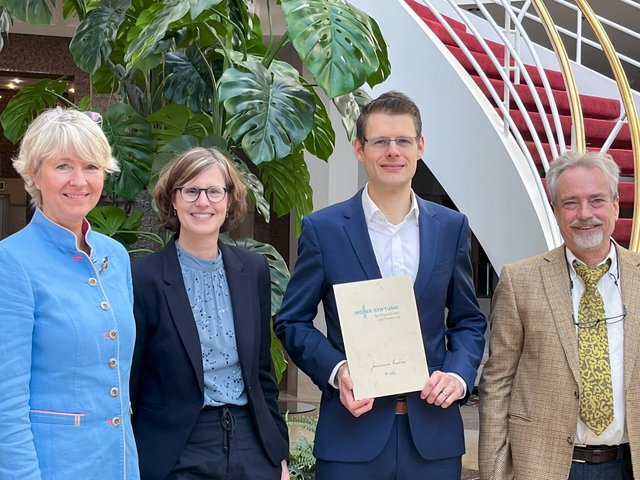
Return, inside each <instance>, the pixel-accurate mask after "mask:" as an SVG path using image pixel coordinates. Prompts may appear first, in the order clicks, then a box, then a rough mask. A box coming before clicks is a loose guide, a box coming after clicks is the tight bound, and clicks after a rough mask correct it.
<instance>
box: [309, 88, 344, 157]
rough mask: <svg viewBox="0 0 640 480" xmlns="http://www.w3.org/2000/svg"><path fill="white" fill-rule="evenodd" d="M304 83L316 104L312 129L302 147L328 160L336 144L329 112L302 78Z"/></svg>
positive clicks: (318, 96) (316, 93)
mask: <svg viewBox="0 0 640 480" xmlns="http://www.w3.org/2000/svg"><path fill="white" fill-rule="evenodd" d="M302 82H303V84H304V85H306V87H307V89H308V90H309V92H311V95H313V100H314V101H315V104H316V111H315V113H314V115H313V130H311V133H309V136H307V138H306V139H305V140H304V148H306V149H307V150H308V151H309V153H311V154H313V155H315V156H316V157H318V158H320V159H321V160H325V161H326V160H329V157H330V156H331V154H332V153H333V148H334V147H335V144H336V132H335V131H334V130H333V125H331V119H330V118H329V113H328V112H327V109H326V108H325V106H324V103H323V102H322V99H321V98H320V95H318V92H316V90H315V89H314V88H313V87H312V86H311V85H309V84H308V83H307V82H305V81H304V80H303V81H302Z"/></svg>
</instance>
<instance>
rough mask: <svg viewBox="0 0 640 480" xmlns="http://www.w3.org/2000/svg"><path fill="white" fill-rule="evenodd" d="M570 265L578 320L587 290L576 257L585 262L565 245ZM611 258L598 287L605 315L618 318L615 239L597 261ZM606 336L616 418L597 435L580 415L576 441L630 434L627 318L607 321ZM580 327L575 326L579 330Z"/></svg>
mask: <svg viewBox="0 0 640 480" xmlns="http://www.w3.org/2000/svg"><path fill="white" fill-rule="evenodd" d="M565 251H566V255H567V262H568V265H569V275H570V277H571V282H572V285H573V288H572V289H571V295H572V300H573V315H574V318H575V319H576V320H575V321H577V318H578V306H579V304H580V298H581V297H582V294H583V293H584V282H583V281H582V278H580V276H579V275H578V274H577V273H576V271H575V268H573V261H574V260H576V261H577V262H578V263H579V264H583V265H584V262H581V261H580V260H578V259H577V258H576V257H575V255H574V254H573V253H572V252H571V251H570V250H569V249H568V248H566V249H565ZM608 259H610V260H611V267H610V268H609V272H608V273H606V274H605V275H603V276H602V278H601V279H600V281H599V282H598V291H599V292H600V295H602V299H603V300H604V309H605V315H606V317H607V318H611V317H615V319H616V320H617V319H619V318H620V317H621V315H622V312H623V308H624V307H623V303H622V294H621V290H620V278H619V277H620V268H619V265H618V255H617V250H616V246H615V244H614V242H613V241H612V242H611V248H610V249H609V254H608V255H607V257H606V258H605V259H604V260H603V261H602V262H600V263H599V264H598V266H599V265H602V264H603V263H605V262H606V261H607V260H608ZM607 323H608V324H607V336H608V339H609V362H610V363H611V383H612V386H613V422H611V425H609V426H608V427H607V428H606V430H605V431H604V432H602V434H601V435H596V434H595V433H594V432H593V431H591V430H590V429H589V428H588V427H587V426H586V425H585V424H584V422H582V420H581V419H580V418H579V417H578V429H577V442H578V443H579V444H584V445H619V444H621V443H627V442H628V441H629V440H628V434H627V428H626V421H625V409H624V362H623V359H624V320H622V321H618V322H611V323H609V322H607ZM577 330H578V327H576V333H577Z"/></svg>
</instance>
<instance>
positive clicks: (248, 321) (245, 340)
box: [218, 243, 259, 378]
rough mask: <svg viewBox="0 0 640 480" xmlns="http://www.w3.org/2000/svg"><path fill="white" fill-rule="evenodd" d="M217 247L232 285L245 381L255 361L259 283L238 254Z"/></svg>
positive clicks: (228, 248) (239, 351) (223, 247)
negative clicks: (256, 285) (246, 268)
mask: <svg viewBox="0 0 640 480" xmlns="http://www.w3.org/2000/svg"><path fill="white" fill-rule="evenodd" d="M218 246H219V248H220V250H221V251H222V260H223V262H224V270H225V273H226V276H227V284H228V285H229V295H230V296H231V308H232V309H233V325H234V327H235V330H236V344H237V346H238V357H239V359H240V366H241V367H242V370H243V371H244V372H245V375H244V378H251V374H252V372H251V370H252V369H253V361H254V358H253V351H254V349H253V348H252V346H253V343H252V342H253V338H254V335H255V332H254V329H255V324H256V316H255V314H254V311H255V308H256V302H258V298H259V293H258V292H257V291H254V290H253V285H255V284H256V282H254V281H251V280H252V279H251V274H250V272H246V271H244V265H243V264H242V262H241V261H240V259H239V258H238V257H237V256H236V255H235V253H234V252H233V249H231V248H230V247H228V246H227V245H224V244H222V243H219V244H218Z"/></svg>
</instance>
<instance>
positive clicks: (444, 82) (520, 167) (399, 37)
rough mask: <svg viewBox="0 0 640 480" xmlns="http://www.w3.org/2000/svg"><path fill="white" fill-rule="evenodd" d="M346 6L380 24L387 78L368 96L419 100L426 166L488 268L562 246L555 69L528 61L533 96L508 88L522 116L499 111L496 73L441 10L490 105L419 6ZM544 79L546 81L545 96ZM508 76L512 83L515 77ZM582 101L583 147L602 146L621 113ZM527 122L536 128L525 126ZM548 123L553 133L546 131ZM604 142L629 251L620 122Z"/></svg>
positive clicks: (561, 118)
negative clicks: (550, 192)
mask: <svg viewBox="0 0 640 480" xmlns="http://www.w3.org/2000/svg"><path fill="white" fill-rule="evenodd" d="M350 1H351V3H353V4H354V5H355V6H356V7H357V8H360V9H362V10H364V11H366V12H367V13H368V14H369V15H371V16H372V17H373V18H375V19H376V21H377V22H378V23H379V25H380V28H381V31H382V34H383V35H384V37H385V39H387V42H388V44H389V56H390V59H391V62H392V75H391V77H390V78H389V79H388V80H387V81H386V82H385V84H384V85H381V86H379V87H376V88H374V89H373V92H372V94H373V95H377V94H379V93H381V92H383V91H386V90H390V89H396V90H401V91H405V92H406V93H408V94H409V95H410V96H411V97H412V98H414V100H416V103H417V104H418V106H419V107H420V109H421V111H422V114H423V123H424V127H423V133H424V135H425V139H426V149H425V155H424V158H423V160H424V161H425V163H426V164H427V166H428V167H429V168H430V170H431V171H432V173H433V174H434V175H435V177H436V178H437V179H438V181H439V182H440V183H441V184H442V186H443V188H444V189H445V190H446V191H447V193H448V194H449V196H450V197H451V199H452V200H453V202H454V203H455V204H456V206H457V207H458V209H459V210H460V211H462V212H463V213H465V214H466V215H467V216H468V217H469V222H470V225H471V228H472V230H473V232H474V234H475V235H476V237H477V238H478V240H479V242H480V243H481V245H482V247H483V249H484V250H485V252H486V253H487V255H488V257H489V260H490V261H491V264H492V265H493V267H494V269H495V270H496V271H497V272H499V271H500V269H501V268H502V266H503V265H504V264H506V263H509V262H511V261H514V260H517V259H520V258H524V257H527V256H530V255H533V254H536V253H540V252H542V251H545V250H548V249H550V248H553V247H555V246H557V245H559V244H560V243H561V241H562V240H561V237H560V236H559V232H558V231H557V225H556V224H555V219H554V217H553V214H552V212H551V209H550V206H549V204H548V201H547V198H546V193H545V190H544V172H545V167H547V168H548V162H549V160H550V159H552V158H553V157H554V156H555V155H557V154H558V153H559V152H561V151H563V149H564V146H565V145H567V148H570V147H569V145H571V138H570V132H571V126H572V123H571V117H570V108H569V102H568V98H567V93H566V90H565V85H564V81H563V79H562V75H561V74H560V72H558V71H556V70H554V69H548V68H547V69H545V70H544V73H543V75H540V73H539V70H538V67H534V66H533V65H527V66H526V67H525V70H526V73H527V74H528V75H529V76H530V77H531V80H532V83H533V84H534V85H535V87H534V92H535V93H534V92H531V90H530V89H529V87H528V86H527V85H523V84H522V85H520V84H517V82H516V85H515V86H514V87H513V88H514V89H515V91H516V92H517V94H518V95H519V97H520V100H521V102H522V104H523V105H524V110H525V112H526V114H523V113H522V111H520V110H518V109H517V108H516V102H515V101H514V100H513V97H511V99H510V102H509V103H508V107H507V108H506V110H505V111H501V110H500V109H499V108H498V102H501V101H502V98H500V97H501V96H502V95H501V93H500V92H502V91H503V85H504V82H503V80H502V78H501V76H500V72H499V71H498V70H497V68H496V67H495V66H494V63H493V62H492V61H491V59H490V57H489V55H488V54H487V53H486V52H485V50H484V49H483V47H482V45H481V42H480V41H479V40H478V39H477V38H476V37H475V36H474V35H473V34H472V33H473V32H471V31H470V30H469V29H468V28H467V26H466V25H465V24H464V23H462V22H461V21H457V20H454V19H453V16H454V15H450V14H449V12H448V11H447V10H446V9H445V8H443V9H440V8H438V11H439V12H440V13H441V14H442V15H446V17H445V18H444V21H445V22H446V23H447V24H448V27H450V28H451V29H453V31H454V32H455V34H457V36H459V37H460V39H461V40H462V44H463V46H464V47H466V48H467V49H468V50H469V51H470V53H471V56H472V59H473V61H474V62H475V63H477V64H478V65H479V66H480V68H481V70H482V71H483V72H484V74H485V75H486V76H487V77H488V81H489V83H490V85H492V86H493V88H494V89H495V91H497V92H499V93H498V95H499V96H498V99H497V100H498V101H494V99H495V97H494V96H492V95H491V92H490V91H489V88H488V87H487V86H486V85H485V82H483V81H482V79H481V77H480V75H479V74H478V72H477V71H476V70H475V68H474V67H473V65H472V61H471V60H470V59H469V58H468V57H467V56H466V55H465V54H464V52H463V50H462V49H461V48H460V47H459V46H458V44H456V42H455V40H454V39H453V38H452V36H451V34H450V33H449V32H447V29H446V28H445V25H443V24H442V23H440V21H438V19H437V17H436V16H435V15H434V14H433V13H432V12H431V10H429V8H427V7H426V6H425V5H423V4H422V3H421V2H418V1H416V0H388V1H385V2H370V1H367V0H350ZM431 1H432V2H433V3H436V1H438V3H440V4H442V3H444V2H443V1H439V0H431ZM425 3H427V2H425ZM456 18H457V17H456ZM483 37H485V38H489V37H490V36H489V37H486V36H484V35H483ZM485 42H486V44H487V46H488V49H489V51H490V52H492V53H493V54H494V55H495V56H496V57H497V58H498V59H501V58H503V55H504V50H505V47H504V46H503V45H502V44H501V43H499V42H496V41H492V40H485ZM512 63H513V60H512ZM543 76H544V77H546V82H548V86H547V90H546V91H545V88H543V86H544V83H543ZM510 77H511V78H512V79H513V72H511V74H510ZM605 81H606V82H609V80H606V79H605ZM591 93H593V92H591ZM535 94H537V96H539V99H540V100H539V102H540V104H541V108H540V109H538V108H536V102H535V98H534V97H535ZM494 95H495V92H494ZM580 102H581V104H582V108H583V115H584V124H585V130H586V137H587V148H588V149H590V150H600V149H601V147H602V146H603V145H604V144H605V143H606V142H607V138H608V137H609V133H610V132H611V130H612V129H613V128H614V126H615V125H616V122H618V120H619V119H620V117H621V105H620V102H619V100H618V99H614V98H604V97H598V96H593V95H581V96H580ZM502 108H503V109H504V108H505V107H504V106H502ZM554 111H556V113H557V116H556V120H555V121H554V119H553V118H552V112H554ZM505 112H508V115H509V117H510V119H509V121H510V122H511V128H508V129H507V128H505V127H504V120H503V118H504V114H505ZM434 117H435V118H434ZM525 117H527V118H525ZM527 122H529V123H530V124H531V126H532V128H528V127H527ZM545 123H546V127H547V129H546V130H545V128H544V127H545ZM549 125H551V126H552V127H551V130H554V131H553V132H551V135H550V128H549ZM516 130H517V132H516ZM554 135H555V138H554ZM519 136H520V137H521V138H520V139H518V137H519ZM609 143H610V144H609V145H607V147H608V153H609V154H611V155H612V156H613V157H614V159H615V160H616V162H617V163H618V164H619V165H620V167H621V170H622V175H623V181H622V182H621V184H620V188H619V193H620V207H621V209H620V213H621V218H620V219H619V221H618V222H617V224H616V229H615V232H614V238H616V240H617V241H618V242H619V243H621V244H623V245H627V244H628V242H629V240H630V236H631V226H632V219H631V216H632V213H633V212H632V209H633V203H634V202H633V187H634V184H633V154H632V151H631V139H630V135H629V129H628V126H627V125H626V123H624V124H622V128H621V129H620V132H619V134H618V135H617V136H616V137H615V140H613V141H612V142H609Z"/></svg>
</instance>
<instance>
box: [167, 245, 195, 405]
mask: <svg viewBox="0 0 640 480" xmlns="http://www.w3.org/2000/svg"><path fill="white" fill-rule="evenodd" d="M163 256H164V282H165V287H164V296H165V299H166V301H167V305H168V306H169V311H170V312H171V318H172V319H173V323H174V324H175V326H176V329H177V330H178V335H179V336H180V340H181V341H182V344H183V345H184V348H185V350H186V352H187V356H188V357H189V360H190V362H191V365H192V366H193V369H194V372H195V374H196V378H197V379H198V385H199V386H200V390H201V392H202V393H203V394H204V372H203V368H202V350H201V348H200V336H199V335H198V327H197V326H196V322H195V320H194V318H193V312H192V310H191V304H190V303H189V297H188V295H187V290H186V288H185V286H184V279H183V277H182V270H181V269H180V263H179V262H178V254H177V252H176V247H175V237H174V239H173V240H171V242H170V243H169V244H168V245H167V246H166V247H165V248H164V250H163ZM167 361H171V359H167Z"/></svg>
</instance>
